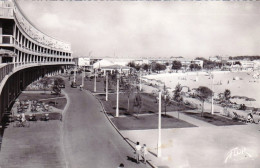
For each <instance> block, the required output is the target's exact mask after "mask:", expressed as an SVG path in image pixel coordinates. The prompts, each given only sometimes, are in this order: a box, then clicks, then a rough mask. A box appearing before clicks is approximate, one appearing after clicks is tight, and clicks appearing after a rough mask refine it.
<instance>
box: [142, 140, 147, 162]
mask: <svg viewBox="0 0 260 168" xmlns="http://www.w3.org/2000/svg"><path fill="white" fill-rule="evenodd" d="M141 151H142V156H143V158H144V160H143V162H144V164H146V155H147V154H148V151H147V147H146V144H144V145H143V146H142V150H141Z"/></svg>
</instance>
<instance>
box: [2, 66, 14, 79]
mask: <svg viewBox="0 0 260 168" xmlns="http://www.w3.org/2000/svg"><path fill="white" fill-rule="evenodd" d="M13 69H14V64H12V63H9V64H2V65H1V66H0V83H1V82H2V80H3V79H4V77H5V75H8V74H9V73H10V72H12V71H13Z"/></svg>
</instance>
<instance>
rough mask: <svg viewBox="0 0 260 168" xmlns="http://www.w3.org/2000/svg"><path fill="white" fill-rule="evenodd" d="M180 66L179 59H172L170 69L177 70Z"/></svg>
mask: <svg viewBox="0 0 260 168" xmlns="http://www.w3.org/2000/svg"><path fill="white" fill-rule="evenodd" d="M181 67H182V64H181V62H180V61H173V62H172V69H174V70H179V69H181Z"/></svg>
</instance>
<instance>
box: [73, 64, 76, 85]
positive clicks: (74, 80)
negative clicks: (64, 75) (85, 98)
mask: <svg viewBox="0 0 260 168" xmlns="http://www.w3.org/2000/svg"><path fill="white" fill-rule="evenodd" d="M73 82H74V83H75V82H76V67H75V68H74V79H73Z"/></svg>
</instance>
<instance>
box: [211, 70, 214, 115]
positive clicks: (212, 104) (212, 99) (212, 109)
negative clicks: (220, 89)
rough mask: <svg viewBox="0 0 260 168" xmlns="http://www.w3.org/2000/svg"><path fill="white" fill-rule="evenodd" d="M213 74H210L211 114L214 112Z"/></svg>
mask: <svg viewBox="0 0 260 168" xmlns="http://www.w3.org/2000/svg"><path fill="white" fill-rule="evenodd" d="M213 85H214V76H213V74H211V90H212V96H211V114H212V115H213V114H214V91H213V89H214V86H213Z"/></svg>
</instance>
